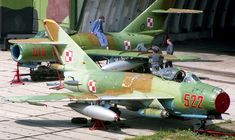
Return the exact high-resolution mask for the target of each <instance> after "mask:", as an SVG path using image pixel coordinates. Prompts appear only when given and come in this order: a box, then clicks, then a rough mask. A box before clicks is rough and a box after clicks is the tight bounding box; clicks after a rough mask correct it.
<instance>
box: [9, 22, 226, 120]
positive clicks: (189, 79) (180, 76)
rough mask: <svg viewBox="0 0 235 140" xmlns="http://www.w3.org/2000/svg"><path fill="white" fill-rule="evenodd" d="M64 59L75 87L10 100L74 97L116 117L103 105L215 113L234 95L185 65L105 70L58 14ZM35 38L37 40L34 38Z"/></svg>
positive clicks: (187, 114)
mask: <svg viewBox="0 0 235 140" xmlns="http://www.w3.org/2000/svg"><path fill="white" fill-rule="evenodd" d="M44 26H45V29H46V31H47V33H48V36H49V40H50V41H40V42H39V41H38V42H37V44H42V45H44V44H50V46H48V47H50V48H47V49H51V50H53V51H55V54H56V56H57V59H58V63H56V64H51V67H53V68H55V69H58V70H61V71H64V75H65V80H64V84H65V87H66V88H67V89H69V90H71V91H72V92H71V93H58V94H55V93H54V94H49V95H42V96H14V97H6V100H8V101H10V102H19V103H23V102H26V103H30V104H33V105H41V104H42V103H40V102H49V101H58V100H66V99H68V100H69V101H70V102H71V103H69V104H68V106H69V107H71V108H72V109H74V110H75V111H77V112H79V113H81V114H84V115H86V116H88V117H91V118H94V119H97V120H102V121H116V120H118V118H119V117H120V116H119V115H118V114H119V113H118V114H116V112H113V111H111V110H110V109H108V108H105V107H104V106H102V104H101V103H102V102H103V103H104V105H105V104H110V105H112V104H117V105H122V106H125V107H126V108H127V109H129V110H132V111H137V112H138V113H139V114H140V115H143V116H150V117H156V118H172V117H180V118H194V119H201V120H207V119H214V118H220V117H221V114H223V113H225V111H226V110H227V109H228V108H229V105H230V98H229V95H228V94H227V93H226V92H225V91H224V90H223V89H221V88H219V87H215V86H212V85H209V84H206V83H202V82H201V81H200V80H199V78H197V76H196V75H194V74H192V73H188V72H187V73H186V72H184V71H183V70H177V69H164V70H163V71H160V72H159V75H160V76H155V75H151V74H140V73H129V72H112V71H103V70H101V69H100V67H99V66H98V65H97V64H96V63H95V62H94V61H92V59H91V58H90V57H89V56H88V55H87V54H86V53H85V52H84V51H83V50H82V49H81V48H80V46H78V45H77V43H76V42H75V41H74V40H73V39H71V37H70V36H69V35H68V34H66V32H64V30H63V29H62V28H61V27H60V26H59V25H58V24H57V23H56V22H55V21H53V20H45V21H44ZM31 43H34V42H31Z"/></svg>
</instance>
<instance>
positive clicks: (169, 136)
mask: <svg viewBox="0 0 235 140" xmlns="http://www.w3.org/2000/svg"><path fill="white" fill-rule="evenodd" d="M210 139H213V140H220V139H227V140H235V137H228V136H221V137H213V136H209V135H206V134H202V135H198V134H197V133H194V132H192V131H191V130H179V129H172V130H160V131H157V132H156V133H155V134H154V135H151V136H138V137H135V138H132V139H127V140H210Z"/></svg>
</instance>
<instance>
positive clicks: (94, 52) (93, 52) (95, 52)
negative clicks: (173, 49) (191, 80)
mask: <svg viewBox="0 0 235 140" xmlns="http://www.w3.org/2000/svg"><path fill="white" fill-rule="evenodd" d="M85 52H86V53H87V54H88V55H89V56H107V57H108V56H109V57H129V58H140V59H149V55H151V54H152V53H151V52H139V51H118V50H105V49H89V50H85ZM162 55H163V57H164V59H165V60H172V61H195V60H199V59H200V58H199V57H196V56H191V55H178V56H175V55H167V54H162Z"/></svg>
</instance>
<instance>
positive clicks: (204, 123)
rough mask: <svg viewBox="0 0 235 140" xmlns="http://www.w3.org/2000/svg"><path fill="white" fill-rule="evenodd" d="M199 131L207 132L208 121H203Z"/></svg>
mask: <svg viewBox="0 0 235 140" xmlns="http://www.w3.org/2000/svg"><path fill="white" fill-rule="evenodd" d="M199 130H206V120H201V126H200V127H199Z"/></svg>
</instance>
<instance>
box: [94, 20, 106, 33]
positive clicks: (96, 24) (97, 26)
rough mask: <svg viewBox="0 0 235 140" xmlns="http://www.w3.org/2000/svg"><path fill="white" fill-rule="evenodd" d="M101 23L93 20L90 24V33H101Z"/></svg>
mask: <svg viewBox="0 0 235 140" xmlns="http://www.w3.org/2000/svg"><path fill="white" fill-rule="evenodd" d="M102 23H103V22H102V21H99V20H98V19H97V20H95V21H94V22H93V23H92V24H91V32H93V33H94V34H97V32H101V33H103V32H104V30H103V24H102Z"/></svg>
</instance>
